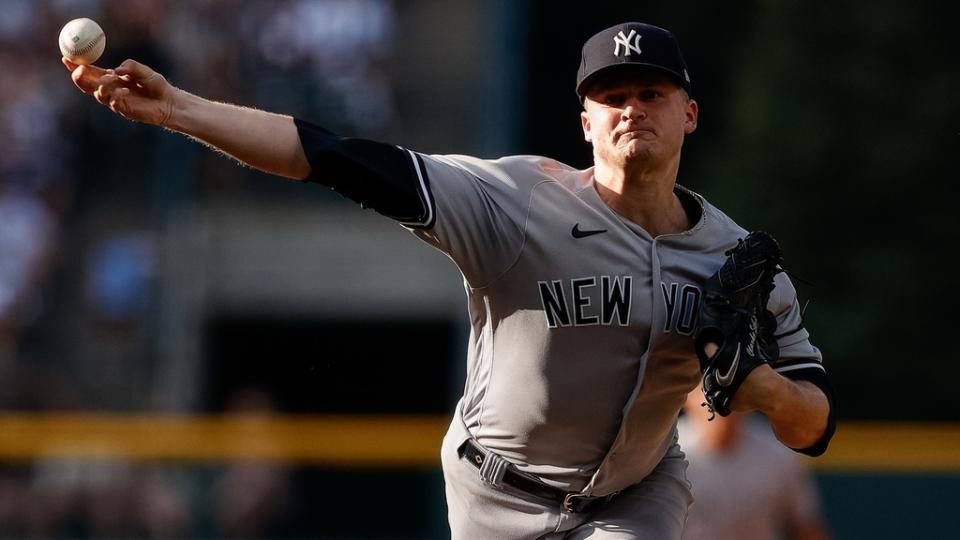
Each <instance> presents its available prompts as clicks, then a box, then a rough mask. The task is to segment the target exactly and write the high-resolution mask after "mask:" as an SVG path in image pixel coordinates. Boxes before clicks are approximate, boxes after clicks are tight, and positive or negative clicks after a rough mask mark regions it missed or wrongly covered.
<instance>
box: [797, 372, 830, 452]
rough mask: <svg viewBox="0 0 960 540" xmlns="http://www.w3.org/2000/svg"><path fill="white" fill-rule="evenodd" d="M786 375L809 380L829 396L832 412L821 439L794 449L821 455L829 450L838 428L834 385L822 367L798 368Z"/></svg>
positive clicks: (798, 379)
mask: <svg viewBox="0 0 960 540" xmlns="http://www.w3.org/2000/svg"><path fill="white" fill-rule="evenodd" d="M784 376H786V377H788V378H789V379H792V380H794V381H808V382H810V383H813V384H814V385H816V387H817V388H819V389H820V390H821V391H822V392H823V394H824V395H825V396H827V402H829V404H830V413H829V415H828V416H827V429H826V431H824V433H823V436H822V437H820V440H819V441H817V442H816V443H814V444H813V445H812V446H809V447H807V448H793V450H794V451H796V452H800V453H801V454H806V455H808V456H819V455H821V454H823V453H824V452H826V451H827V446H828V445H829V444H830V439H831V438H833V433H834V432H835V431H836V430H837V419H836V412H835V411H836V397H835V396H834V392H833V387H832V386H831V385H830V380H829V379H828V378H827V374H826V373H825V372H824V371H823V370H821V369H798V370H796V371H790V372H787V373H784Z"/></svg>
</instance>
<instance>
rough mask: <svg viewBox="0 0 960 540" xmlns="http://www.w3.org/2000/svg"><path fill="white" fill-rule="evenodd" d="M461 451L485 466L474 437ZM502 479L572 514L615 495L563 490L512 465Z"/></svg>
mask: <svg viewBox="0 0 960 540" xmlns="http://www.w3.org/2000/svg"><path fill="white" fill-rule="evenodd" d="M459 453H460V457H461V458H467V461H469V462H470V463H472V464H473V466H474V467H476V468H478V469H479V468H480V467H481V466H483V460H484V459H485V458H486V452H485V451H484V450H483V449H482V448H480V446H479V445H477V443H475V442H473V440H472V439H467V442H465V443H463V444H462V445H461V446H460V449H459ZM501 481H502V482H503V483H504V484H507V485H508V486H511V487H513V488H516V489H518V490H520V491H522V492H524V493H528V494H530V495H533V496H534V497H539V498H541V499H546V500H548V501H552V502H555V503H557V504H559V505H560V507H561V508H563V511H564V512H569V513H572V514H576V513H579V512H589V511H591V510H595V509H597V508H599V507H600V506H602V505H603V504H604V503H606V502H607V501H609V500H610V499H612V498H613V495H615V494H613V495H606V496H604V497H589V496H587V495H581V494H579V493H575V492H569V491H563V490H562V489H560V488H555V487H553V486H551V485H549V484H545V483H544V482H543V481H541V480H538V479H537V478H534V477H532V476H529V475H527V474H524V473H522V472H520V471H517V470H514V469H513V466H512V465H510V466H508V467H507V469H506V471H504V473H503V480H501Z"/></svg>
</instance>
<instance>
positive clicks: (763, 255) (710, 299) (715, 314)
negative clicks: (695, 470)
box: [694, 231, 783, 420]
mask: <svg viewBox="0 0 960 540" xmlns="http://www.w3.org/2000/svg"><path fill="white" fill-rule="evenodd" d="M725 255H727V260H726V261H725V262H724V263H723V266H721V267H720V269H719V270H717V272H716V273H715V274H713V275H712V276H710V278H709V279H708V280H707V282H706V284H705V286H704V295H703V301H702V302H701V303H700V313H699V315H698V318H697V328H696V331H695V332H694V345H695V347H696V352H697V356H698V357H699V359H700V370H701V371H702V372H703V394H704V397H705V398H706V402H705V403H704V405H705V406H706V407H707V408H708V409H709V410H710V412H711V413H716V414H719V415H720V416H727V415H729V414H730V402H731V401H732V400H733V396H734V394H736V393H737V390H738V389H739V388H740V385H741V384H743V381H744V380H745V379H746V378H747V375H749V374H750V372H751V371H753V370H754V369H755V368H757V367H758V366H760V365H761V364H764V363H766V362H771V361H775V360H776V359H777V358H778V357H779V355H780V348H779V347H778V346H777V341H776V339H775V338H774V336H773V334H774V331H775V330H776V327H777V321H776V318H775V317H774V315H773V314H772V313H770V311H768V310H767V301H768V300H769V299H770V291H772V290H773V287H774V284H773V278H774V276H775V275H777V274H778V273H780V272H782V271H783V269H782V268H781V267H780V263H781V262H782V260H783V259H782V257H781V255H780V246H779V245H777V241H776V240H774V239H773V237H771V236H770V235H769V234H767V233H764V232H759V231H756V232H752V233H750V234H748V235H747V237H746V238H744V239H741V240H739V241H738V242H737V245H736V247H734V248H733V249H730V250H729V251H727V252H726V253H725ZM707 343H715V344H716V345H717V346H718V347H719V349H718V350H717V352H716V353H715V354H714V355H713V356H712V357H707V355H706V353H705V352H704V350H703V348H704V346H705V345H706V344H707ZM710 419H711V420H712V419H713V417H712V416H711V417H710Z"/></svg>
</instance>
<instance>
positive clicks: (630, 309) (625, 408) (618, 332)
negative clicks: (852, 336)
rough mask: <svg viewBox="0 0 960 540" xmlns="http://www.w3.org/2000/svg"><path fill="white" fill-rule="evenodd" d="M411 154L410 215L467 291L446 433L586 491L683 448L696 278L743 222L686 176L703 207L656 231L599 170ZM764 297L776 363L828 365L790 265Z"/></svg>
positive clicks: (692, 197) (709, 268) (616, 482)
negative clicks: (597, 176) (679, 226)
mask: <svg viewBox="0 0 960 540" xmlns="http://www.w3.org/2000/svg"><path fill="white" fill-rule="evenodd" d="M408 153H409V156H410V159H411V163H412V164H413V166H414V167H415V169H416V171H417V177H418V179H419V184H420V196H421V197H422V200H423V202H424V206H425V208H426V209H427V211H426V212H425V213H424V215H423V216H422V218H421V219H420V220H418V221H417V222H407V223H406V224H405V225H407V226H408V227H410V228H411V229H412V230H413V231H414V233H415V234H416V235H417V236H419V237H420V238H421V239H423V240H425V241H426V242H428V243H430V244H432V245H433V246H435V247H436V248H438V249H440V250H442V251H443V252H445V253H447V254H448V255H449V256H450V258H451V259H453V261H454V262H455V263H456V264H457V266H458V267H459V269H460V271H461V272H462V273H463V276H464V286H465V289H466V293H467V296H468V297H469V315H470V321H471V325H472V332H471V336H470V346H469V353H468V354H469V355H468V360H467V362H468V369H467V381H466V385H465V388H464V395H463V398H462V400H461V401H460V403H459V405H458V416H459V418H457V419H455V420H454V422H453V425H452V427H451V433H450V435H448V436H453V437H455V438H457V439H458V440H461V441H462V440H466V439H467V438H471V437H472V438H474V439H475V440H476V441H477V442H479V444H481V445H482V446H484V447H486V448H487V449H488V450H491V451H493V452H495V453H497V454H500V455H501V456H503V457H504V458H506V459H507V460H508V461H510V462H513V463H514V464H516V466H517V467H518V468H519V469H521V470H522V471H525V472H527V473H530V474H534V475H536V476H538V477H540V478H541V479H543V480H544V481H546V482H548V483H551V484H553V485H555V486H557V487H561V488H563V489H566V490H570V491H582V492H583V493H584V494H588V495H606V494H609V493H613V492H617V491H620V490H622V489H624V488H626V487H627V486H630V485H632V484H636V483H638V482H640V481H641V480H643V479H644V478H645V477H647V475H649V474H650V473H651V471H653V470H654V468H655V467H656V466H657V464H658V463H659V462H660V461H661V460H662V459H664V457H665V456H667V455H668V454H669V455H672V456H676V455H678V449H677V447H676V420H677V413H678V411H679V410H680V408H681V405H682V404H683V401H684V399H685V396H686V394H687V393H688V392H689V391H690V390H691V389H693V388H694V387H695V386H696V385H697V383H698V380H699V364H698V361H697V358H696V356H695V354H694V349H693V343H692V338H691V333H692V332H693V329H694V325H695V322H696V321H695V315H696V312H697V306H698V304H699V301H700V296H701V288H700V287H701V284H702V283H703V282H704V281H705V280H706V279H707V277H708V276H710V275H711V274H712V273H713V272H715V271H716V270H717V268H719V267H720V265H721V264H722V262H723V260H724V258H725V256H724V251H725V250H727V249H729V248H730V247H732V246H734V245H735V244H736V243H737V239H738V238H742V237H744V236H745V235H746V231H745V230H744V229H743V228H741V227H739V226H738V225H737V224H736V223H734V222H733V221H732V220H731V219H730V218H728V217H727V216H726V215H724V214H723V213H722V212H720V211H719V210H717V209H716V208H714V207H713V206H712V205H710V204H709V203H707V202H706V201H705V200H704V199H703V198H702V197H701V196H699V195H697V194H695V193H693V192H691V191H689V190H687V189H684V188H682V187H677V188H676V191H677V193H678V196H680V197H681V199H682V200H684V202H685V206H687V207H688V208H690V209H691V210H692V213H693V214H697V213H699V219H698V220H697V221H696V224H695V225H694V226H693V228H691V229H690V230H689V231H686V232H684V233H680V234H670V235H662V236H658V237H656V238H653V237H651V236H650V235H649V234H648V233H647V232H646V231H644V230H643V229H642V228H641V227H639V226H638V225H636V224H634V223H632V222H630V221H629V220H626V219H624V218H623V217H621V216H619V215H618V214H616V213H615V212H614V211H612V210H611V209H610V208H609V207H608V206H607V205H606V204H605V203H603V201H602V200H601V199H600V198H599V196H598V194H597V191H596V190H595V188H594V184H593V175H592V169H587V170H576V169H574V168H571V167H569V166H567V165H564V164H562V163H559V162H557V161H554V160H551V159H547V158H543V157H537V156H514V157H506V158H502V159H498V160H493V161H488V160H482V159H477V158H473V157H469V156H426V155H421V154H415V153H413V152H408ZM688 212H690V210H688ZM768 307H769V309H770V310H771V311H772V312H773V313H774V314H775V315H776V317H777V322H778V330H777V333H778V336H779V339H778V342H779V345H780V351H781V356H780V360H779V361H778V363H777V364H776V365H775V366H774V367H775V369H776V370H777V371H779V372H781V373H784V374H785V375H788V376H795V375H799V374H803V373H809V372H811V371H819V372H822V371H823V367H822V366H821V363H820V362H821V358H820V352H819V351H818V350H817V349H816V348H815V347H814V346H813V345H811V344H810V342H809V340H808V334H807V331H806V330H805V329H804V328H803V325H802V321H801V313H800V308H799V305H798V303H797V300H796V294H795V290H794V288H793V286H792V284H791V283H790V281H789V279H788V278H787V277H786V276H785V275H784V274H780V275H778V276H777V281H776V289H775V291H774V292H773V294H772V295H771V298H770V303H769V306H768ZM461 420H462V421H461Z"/></svg>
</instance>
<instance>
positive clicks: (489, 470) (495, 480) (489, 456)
mask: <svg viewBox="0 0 960 540" xmlns="http://www.w3.org/2000/svg"><path fill="white" fill-rule="evenodd" d="M505 472H507V460H505V459H503V458H502V457H500V456H498V455H497V454H494V453H493V452H491V451H489V450H487V452H486V454H484V456H483V464H482V465H480V478H481V479H483V481H484V482H486V483H488V484H492V485H494V486H497V487H500V485H501V481H502V480H503V474H504V473H505Z"/></svg>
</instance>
